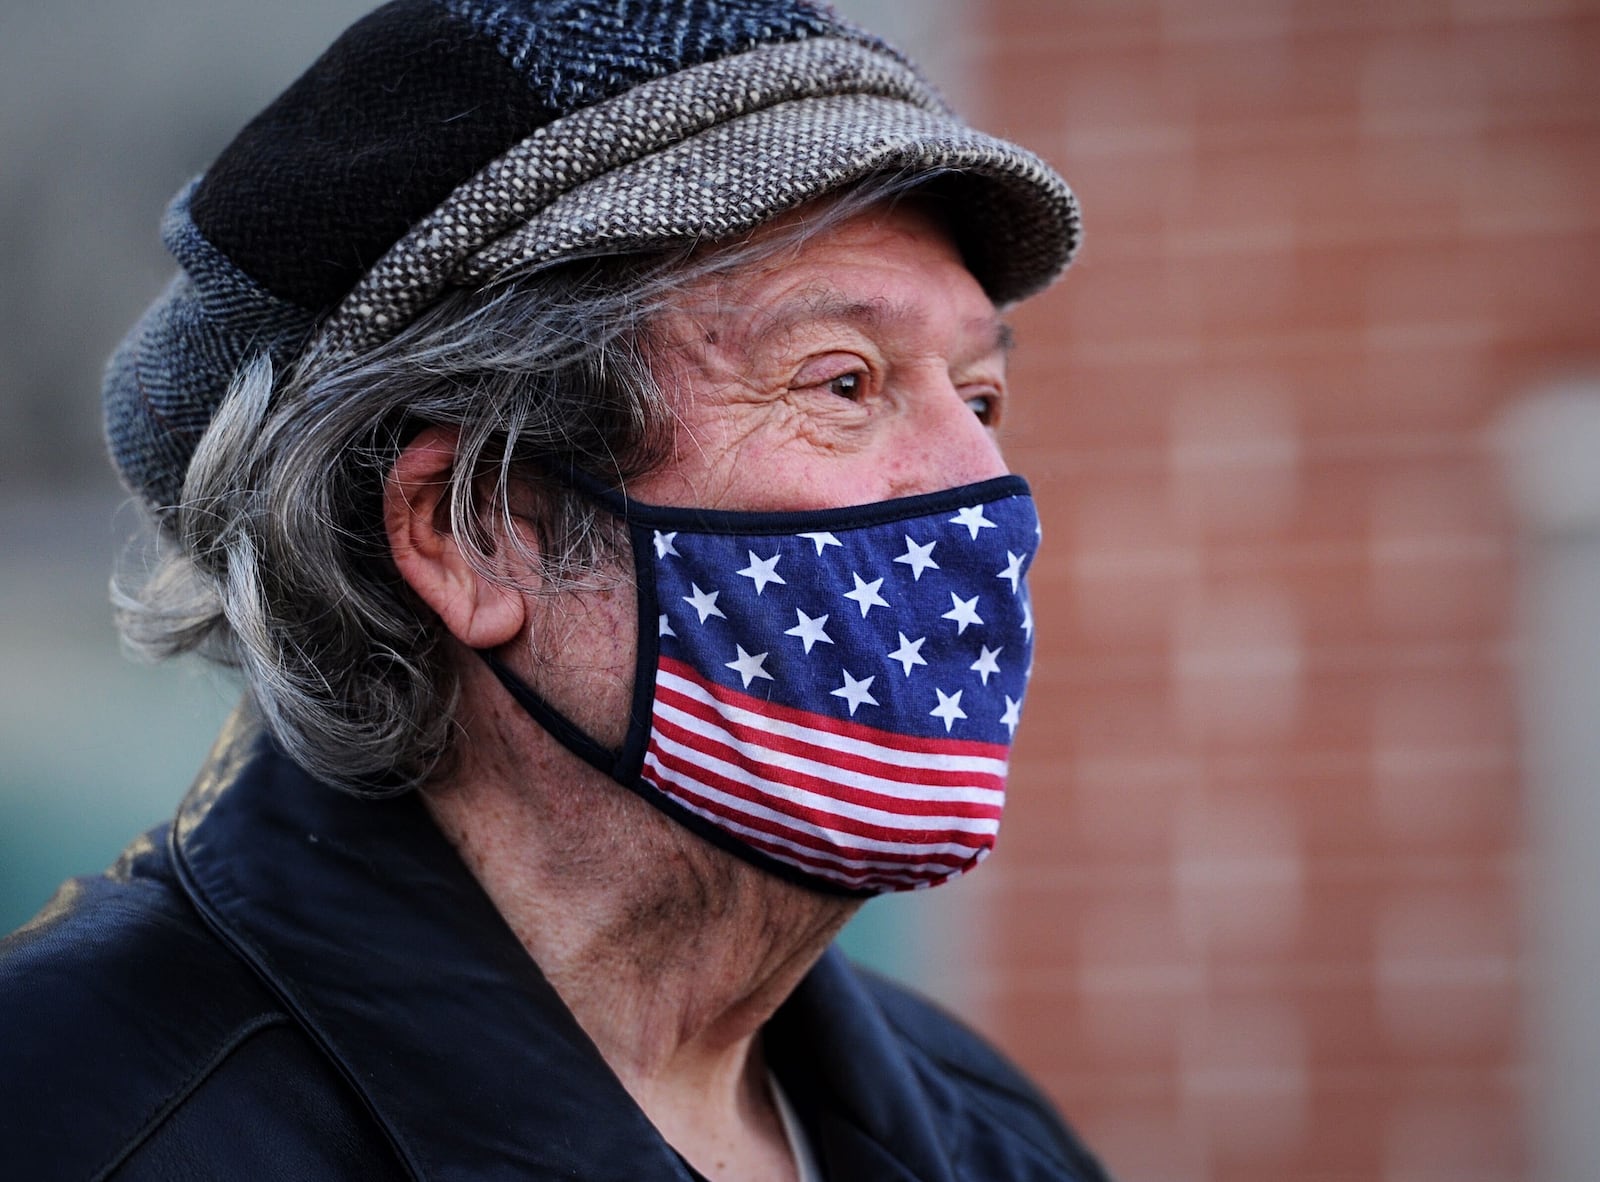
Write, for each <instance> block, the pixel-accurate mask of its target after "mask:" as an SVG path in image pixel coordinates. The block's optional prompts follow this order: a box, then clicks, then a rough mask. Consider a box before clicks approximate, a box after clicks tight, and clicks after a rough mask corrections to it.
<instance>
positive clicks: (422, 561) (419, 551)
mask: <svg viewBox="0 0 1600 1182" xmlns="http://www.w3.org/2000/svg"><path fill="white" fill-rule="evenodd" d="M457 438H458V437H457V434H456V432H455V431H454V430H452V429H449V428H445V427H428V428H426V429H424V430H423V432H422V433H421V434H420V435H418V436H417V437H416V438H415V439H413V440H412V441H411V442H410V443H409V444H407V445H406V447H405V448H404V450H402V451H401V453H400V455H399V457H398V458H397V459H396V460H395V462H394V467H393V468H392V469H390V471H389V478H388V479H387V480H386V481H384V485H383V525H384V529H385V531H386V532H387V533H388V535H389V553H390V554H391V555H392V556H393V557H394V564H395V566H396V567H397V568H398V569H399V571H400V577H401V578H403V579H404V580H405V581H406V582H407V583H408V584H409V585H410V587H411V589H412V590H413V591H415V592H416V593H417V594H418V595H419V596H420V597H421V598H422V601H423V602H424V603H426V604H427V605H428V606H429V607H431V608H432V609H433V610H434V612H435V613H436V614H437V615H438V617H439V619H440V620H441V621H442V622H443V623H444V626H445V628H447V629H448V630H449V632H450V634H451V635H452V636H454V637H455V638H456V639H457V640H459V641H460V642H461V643H462V644H464V645H467V646H468V647H469V648H481V649H491V648H497V647H499V646H500V645H502V644H506V643H507V642H509V641H511V640H514V639H516V637H517V636H519V635H520V634H522V632H523V629H524V628H525V626H526V624H527V605H526V604H525V602H524V601H523V598H522V596H521V594H519V593H518V592H517V591H515V590H513V589H512V588H510V587H506V586H504V585H502V584H500V583H498V582H496V581H495V580H494V579H491V578H488V577H486V576H485V575H483V574H482V573H481V572H480V571H478V570H477V569H476V568H475V567H474V566H473V565H472V563H471V562H469V561H468V559H467V555H466V554H465V553H464V551H463V548H462V545H461V543H460V542H458V540H457V539H456V537H455V535H454V534H453V533H452V532H451V530H450V510H449V504H450V502H449V497H450V474H451V472H452V471H453V470H454V467H455V459H456V444H457Z"/></svg>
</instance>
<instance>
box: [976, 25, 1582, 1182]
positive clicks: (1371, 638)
mask: <svg viewBox="0 0 1600 1182" xmlns="http://www.w3.org/2000/svg"><path fill="white" fill-rule="evenodd" d="M975 12H976V13H977V16H976V17H975V19H976V20H977V22H978V28H977V29H976V30H975V31H976V33H977V41H976V46H977V48H976V50H975V61H976V63H977V67H976V71H975V73H976V75H977V77H978V79H979V80H980V85H979V94H980V96H981V100H982V101H983V102H984V103H986V104H987V109H986V110H982V111H978V112H975V114H977V115H979V116H980V117H981V118H982V119H983V120H984V121H985V122H986V124H987V125H988V126H993V127H996V128H998V129H1000V130H1002V131H1003V132H1005V133H1007V134H1009V135H1012V136H1014V137H1016V138H1017V139H1020V140H1022V141H1024V142H1026V143H1028V144H1030V145H1033V146H1036V147H1038V148H1040V149H1041V150H1042V151H1043V152H1044V153H1046V154H1047V155H1049V156H1050V157H1051V158H1052V159H1054V160H1055V161H1056V162H1057V163H1058V164H1060V166H1061V167H1062V169H1063V171H1064V172H1065V173H1066V174H1067V176H1068V178H1069V179H1070V180H1071V181H1072V182H1073V184H1074V187H1075V188H1076V189H1077V190H1078V192H1079V194H1080V196H1081V198H1082V200H1083V203H1084V207H1085V214H1086V226H1087V232H1088V233H1087V246H1086V249H1085V252H1084V254H1083V257H1082V260H1081V262H1080V263H1079V264H1078V265H1077V267H1075V269H1074V271H1073V272H1072V274H1071V276H1070V278H1069V279H1068V280H1067V281H1066V282H1065V283H1064V284H1063V285H1062V286H1061V287H1059V288H1057V289H1056V290H1055V291H1053V292H1052V293H1050V294H1049V295H1047V296H1046V297H1043V298H1041V299H1039V300H1037V301H1035V302H1034V303H1032V304H1030V305H1027V306H1025V307H1024V308H1022V309H1020V310H1019V311H1018V313H1017V315H1016V321H1017V329H1018V336H1019V338H1020V340H1021V342H1022V346H1023V347H1022V349H1021V351H1020V353H1019V355H1018V358H1017V362H1016V366H1015V371H1014V372H1015V379H1016V384H1017V387H1018V388H1019V390H1020V391H1021V392H1022V393H1023V395H1024V396H1023V397H1022V398H1021V399H1019V400H1018V402H1017V404H1016V408H1015V413H1014V415H1013V419H1012V422H1011V434H1010V436H1009V441H1008V448H1009V451H1010V455H1011V458H1012V460H1013V463H1014V465H1015V466H1016V467H1017V468H1018V469H1019V470H1021V471H1023V472H1024V473H1026V474H1027V475H1028V476H1029V477H1030V478H1031V479H1032V480H1033V481H1034V483H1035V486H1036V491H1037V492H1038V494H1039V495H1040V498H1041V502H1042V512H1043V514H1044V520H1045V527H1046V547H1045V551H1044V553H1043V554H1042V555H1041V558H1040V562H1039V565H1038V566H1037V567H1036V568H1035V569H1036V573H1035V575H1034V585H1035V595H1036V597H1037V600H1038V602H1039V609H1038V616H1039V620H1040V629H1041V631H1040V636H1041V650H1040V653H1039V659H1038V665H1037V673H1036V677H1035V688H1034V689H1033V690H1032V691H1031V695H1030V698H1029V703H1028V718H1027V725H1026V726H1025V727H1024V730H1023V731H1022V732H1020V733H1019V739H1020V745H1019V748H1018V752H1017V760H1016V766H1015V772H1014V777H1013V796H1012V804H1011V805H1010V806H1009V808H1010V812H1009V813H1008V818H1007V830H1006V833H1005V834H1004V835H1003V839H1002V843H1001V849H1000V852H999V854H998V855H997V857H996V858H995V859H994V862H993V863H992V865H993V867H994V869H993V870H992V871H990V870H986V871H985V873H986V874H988V873H993V874H994V875H995V878H996V883H997V884H998V885H997V886H996V888H995V899H996V901H997V903H998V918H997V921H996V927H995V929H994V930H993V931H992V932H990V933H988V939H989V941H990V944H991V946H993V947H994V948H995V949H996V950H997V953H998V959H997V962H996V967H995V969H994V971H993V973H992V974H991V975H990V977H989V978H988V979H987V980H986V981H985V982H984V985H983V1001H984V1003H985V1006H984V1009H983V1012H984V1013H985V1014H986V1015H987V1017H986V1022H987V1025H988V1027H989V1029H990V1031H991V1032H992V1033H993V1034H994V1035H995V1036H996V1037H998V1038H999V1039H1000V1040H1001V1041H1002V1042H1003V1043H1004V1044H1005V1045H1007V1046H1008V1047H1010V1048H1012V1049H1013V1050H1014V1052H1015V1053H1016V1054H1017V1055H1018V1057H1019V1058H1020V1059H1021V1060H1022V1061H1023V1062H1024V1064H1025V1066H1027V1067H1028V1069H1030V1070H1031V1071H1032V1072H1033V1073H1035V1075H1036V1076H1037V1077H1038V1078H1039V1079H1040V1080H1041V1081H1043V1083H1044V1084H1045V1085H1046V1087H1047V1088H1048V1089H1049V1090H1050V1091H1051V1092H1052V1093H1053V1094H1054V1096H1055V1097H1056V1098H1057V1099H1058V1100H1059V1101H1060V1102H1061V1104H1062V1105H1063V1107H1064V1108H1065V1109H1066V1110H1067V1111H1068V1112H1069V1114H1070V1115H1071V1117H1072V1118H1073V1120H1074V1122H1075V1123H1076V1124H1077V1125H1078V1126H1079V1127H1080V1129H1081V1131H1082V1132H1083V1133H1084V1134H1085V1136H1086V1137H1087V1138H1088V1140H1089V1141H1090V1142H1091V1143H1092V1144H1093V1145H1094V1146H1095V1147H1096V1148H1097V1149H1098V1150H1099V1151H1100V1152H1101V1153H1102V1154H1103V1156H1104V1157H1105V1158H1106V1160H1107V1163H1108V1165H1109V1166H1110V1167H1111V1168H1112V1170H1113V1171H1114V1172H1115V1173H1116V1174H1117V1175H1118V1176H1119V1177H1120V1178H1122V1179H1124V1180H1125V1182H1155V1180H1164V1179H1186V1180H1190V1182H1293V1180H1305V1182H1311V1180H1316V1182H1343V1180H1348V1182H1372V1180H1393V1182H1401V1180H1405V1182H1432V1180H1438V1182H1445V1180H1449V1182H1469V1180H1479V1182H1491V1180H1493V1182H1501V1180H1509V1179H1514V1178H1519V1177H1522V1176H1523V1175H1524V1174H1525V1171H1526V1167H1527V1159H1528V1150H1527V1146H1526V1137H1525V1132H1524V1120H1523V1116H1522V1110H1523V1106H1524V1104H1525V1102H1526V1097H1525V1096H1524V1095H1523V1090H1524V1088H1525V1087H1526V1083H1525V1080H1526V1063H1525V1051H1524V1048H1523V1046H1522V1044H1521V1042H1520V1041H1519V1029H1520V1024H1521V1021H1522V1017H1523V1015H1522V1005H1523V1000H1524V997H1525V995H1526V992H1527V988H1528V983H1529V981H1528V978H1529V970H1528V965H1527V954H1526V951H1525V939H1524V935H1523V925H1522V924H1521V922H1520V917H1519V914H1518V906H1519V899H1520V897H1521V891H1522V888H1523V883H1522V882H1521V881H1520V874H1521V872H1522V865H1523V855H1524V837H1523V833H1522V829H1521V820H1520V815H1521V784H1520V780H1519V770H1518V762H1519V751H1518V728H1517V725H1516V721H1515V713H1516V703H1515V699H1514V681H1515V670H1514V668H1513V667H1512V664H1511V654H1512V653H1513V652H1514V645H1513V641H1514V637H1513V634H1512V616H1513V612H1512V593H1513V578H1512V569H1511V558H1512V554H1513V551H1514V538H1513V535H1512V523H1511V521H1510V517H1509V514H1508V511H1507V508H1506V506H1505V504H1504V497H1503V493H1502V485H1501V478H1500V475H1499V471H1498V468H1497V463H1496V460H1495V453H1494V450H1493V447H1492V444H1491V440H1490V429H1491V428H1492V426H1493V424H1494V423H1495V421H1496V419H1497V416H1498V415H1499V414H1500V413H1502V411H1503V410H1504V409H1505V407H1507V406H1508V405H1509V404H1510V402H1511V401H1513V400H1514V399H1515V398H1516V397H1517V396H1518V394H1519V392H1521V391H1523V390H1525V389H1527V388H1528V387H1529V386H1530V385H1531V384H1532V383H1535V382H1537V381H1539V380H1541V379H1543V378H1546V377H1548V376H1550V375H1551V374H1554V373H1559V372H1561V371H1563V370H1564V369H1566V368H1568V367H1573V366H1586V367H1590V368H1593V367H1594V366H1595V364H1596V362H1597V360H1600V320H1597V319H1596V317H1595V315H1594V309H1593V280H1594V277H1595V276H1596V275H1597V274H1600V212H1597V207H1596V204H1595V201H1594V194H1595V193H1597V192H1600V6H1597V5H1595V4H1593V3H1564V2H1560V0H1526V2H1513V0H1453V2H1447V0H1391V2H1386V3H1378V2H1376V0H1372V2H1365V3H1363V2H1353V3H1349V4H1337V5H1333V4H1324V3H1312V2H1311V0H1300V2H1291V0H1205V2H1204V3H1202V2H1200V0H1167V2H1163V3H1151V2H1144V0H1115V2H1112V0H985V2H984V3H983V4H981V5H977V6H975Z"/></svg>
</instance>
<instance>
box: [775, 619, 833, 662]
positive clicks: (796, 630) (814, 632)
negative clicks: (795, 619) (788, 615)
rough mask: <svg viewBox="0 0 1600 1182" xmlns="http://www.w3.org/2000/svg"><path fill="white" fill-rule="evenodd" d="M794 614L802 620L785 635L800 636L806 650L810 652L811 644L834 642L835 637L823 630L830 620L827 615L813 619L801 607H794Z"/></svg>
mask: <svg viewBox="0 0 1600 1182" xmlns="http://www.w3.org/2000/svg"><path fill="white" fill-rule="evenodd" d="M794 614H795V615H797V616H799V617H800V622H799V623H798V624H796V625H795V626H794V627H793V628H790V629H788V630H787V631H786V632H784V635H785V636H798V637H799V638H800V640H801V641H802V643H804V644H805V646H806V652H808V653H809V652H810V651H811V646H812V645H814V644H832V643H833V637H831V636H829V635H828V634H827V633H826V632H824V631H823V630H822V626H823V625H824V624H826V623H827V622H828V617H827V616H818V617H817V618H816V619H812V618H811V617H810V616H808V615H806V613H805V612H803V611H801V610H800V609H799V608H795V609H794Z"/></svg>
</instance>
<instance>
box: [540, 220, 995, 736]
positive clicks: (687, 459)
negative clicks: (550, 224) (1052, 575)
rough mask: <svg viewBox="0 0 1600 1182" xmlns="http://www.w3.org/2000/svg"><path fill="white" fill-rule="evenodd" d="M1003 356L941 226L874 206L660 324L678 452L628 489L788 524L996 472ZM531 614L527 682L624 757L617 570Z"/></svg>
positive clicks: (623, 593)
mask: <svg viewBox="0 0 1600 1182" xmlns="http://www.w3.org/2000/svg"><path fill="white" fill-rule="evenodd" d="M764 232H765V233H768V234H783V233H785V232H786V227H785V226H783V225H782V224H780V225H778V226H776V227H773V228H769V229H767V230H766V231H764ZM1007 344H1008V333H1007V331H1006V329H1005V327H1004V325H1003V324H1002V323H1001V321H1000V318H999V316H998V315H997V314H996V312H995V308H994V305H993V303H991V302H990V300H989V298H988V297H987V296H986V295H985V294H984V292H983V289H982V288H981V287H980V286H979V285H978V282H977V281H976V280H975V279H974V278H973V277H972V275H971V273H970V272H968V270H967V269H966V267H965V266H964V265H963V264H962V261H961V258H960V255H959V254H958V253H957V251H956V249H955V246H954V244H953V243H952V242H951V241H950V238H949V236H948V234H946V232H945V231H944V230H943V228H942V227H941V226H940V225H939V223H938V222H937V221H936V220H935V219H933V218H932V217H930V216H928V215H927V214H925V213H922V212H919V211H918V210H916V209H914V208H907V207H901V208H898V209H893V210H882V209H880V210H869V211H868V212H865V213H862V214H860V215H857V216H855V217H853V218H851V219H849V220H848V221H845V222H843V223H842V224H841V225H839V226H838V227H836V228H835V229H832V230H830V231H827V232H824V233H820V234H817V235H815V236H813V237H810V238H808V239H807V240H805V241H804V242H803V243H801V244H800V245H798V246H794V247H790V248H785V249H783V250H781V251H779V252H778V253H777V254H776V255H774V256H773V257H771V258H770V260H769V261H768V262H767V263H766V264H765V265H763V266H761V267H758V268H755V269H750V270H744V271H736V272H733V273H731V274H729V275H725V276H721V277H719V278H716V279H714V280H706V281H704V282H703V283H702V284H701V285H700V286H698V287H696V288H694V289H691V290H690V291H688V292H686V293H684V294H683V296H682V298H681V299H678V300H676V301H675V302H674V304H673V306H672V310H671V311H669V312H668V313H666V314H665V315H664V316H663V317H661V318H660V319H658V321H657V322H656V324H655V325H654V326H653V332H652V334H651V351H650V360H651V364H652V367H653V369H654V371H655V373H656V376H657V380H658V381H659V382H660V384H661V386H662V388H663V390H664V391H665V393H666V396H667V398H668V400H669V402H670V405H671V407H672V410H673V412H674V415H675V418H676V427H675V436H674V446H673V449H672V453H671V455H670V457H669V458H668V460H667V462H666V463H664V464H663V465H661V466H660V467H659V468H658V469H656V470H655V471H654V472H652V473H651V474H650V475H649V476H647V477H645V478H642V479H639V480H635V481H633V482H631V483H630V485H629V489H628V491H629V493H630V495H632V496H633V497H635V498H637V499H638V500H640V501H643V502H646V503H652V504H658V505H677V506H694V507H699V508H710V509H729V510H744V511H786V510H803V509H824V508H837V507H842V506H848V505H858V504H866V503H869V502H873V501H882V500H888V499H891V498H894V497H905V496H914V495H917V494H919V493H927V492H935V491H938V490H940V489H945V488H952V487H955V486H957V485H962V484H970V483H973V482H976V481H980V480H987V479H990V478H991V477H995V476H1002V475H1004V474H1005V473H1006V466H1005V463H1004V461H1003V460H1002V459H1001V456H1000V449H999V447H998V445H997V444H996V442H995V437H994V429H995V427H996V425H997V424H998V423H999V421H1000V419H1001V418H1002V417H1003V415H1004V413H1005V407H1006V401H1007V397H1008V391H1007V388H1006V381H1005V376H1006V349H1007ZM563 599H564V600H566V601H565V602H561V600H563ZM529 607H530V613H531V616H532V624H531V629H530V631H531V635H532V638H533V642H534V646H535V659H534V661H533V668H532V669H531V670H529V671H528V673H529V674H530V675H531V676H530V680H531V681H532V682H533V684H534V685H535V686H536V688H538V689H539V691H540V692H541V693H542V694H544V695H545V697H546V698H547V699H548V700H550V701H551V702H552V704H554V705H555V706H556V707H557V708H558V709H560V710H562V711H563V712H564V713H566V714H567V716H568V717H569V718H571V719H572V720H573V721H574V722H576V723H577V724H578V725H579V726H580V727H581V728H582V729H583V730H584V731H585V732H586V733H588V734H589V735H591V736H592V737H594V738H595V739H596V740H598V741H599V742H601V743H603V744H607V745H610V746H618V745H620V744H621V742H622V740H623V737H624V735H625V734H626V730H627V721H626V720H627V716H628V705H629V703H630V701H631V699H632V693H633V672H634V655H635V648H634V645H635V640H636V636H635V633H636V629H637V625H636V619H637V614H636V607H635V603H634V599H633V596H632V594H631V587H630V585H629V584H628V583H627V582H626V577H625V575H623V574H622V573H621V572H620V571H619V573H618V578H617V582H616V583H615V584H614V585H612V586H610V587H606V588H591V589H589V590H587V591H581V592H574V593H573V595H572V596H571V597H558V598H557V600H555V601H552V600H543V601H541V600H539V599H538V598H537V597H535V598H534V599H532V600H530V604H529Z"/></svg>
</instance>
